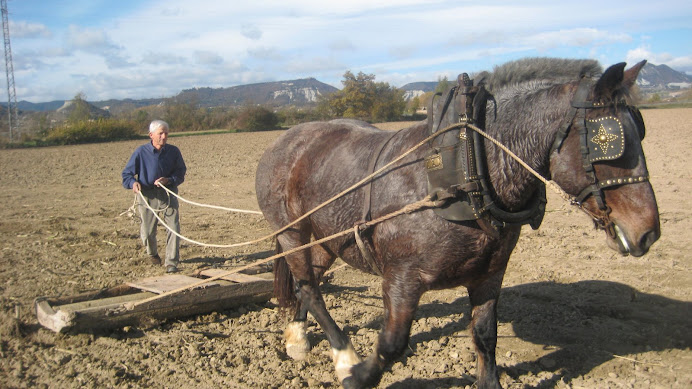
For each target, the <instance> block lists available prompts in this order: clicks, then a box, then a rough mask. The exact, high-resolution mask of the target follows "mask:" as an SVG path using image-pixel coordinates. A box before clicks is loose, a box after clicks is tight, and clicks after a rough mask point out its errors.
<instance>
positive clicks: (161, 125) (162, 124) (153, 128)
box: [149, 120, 169, 132]
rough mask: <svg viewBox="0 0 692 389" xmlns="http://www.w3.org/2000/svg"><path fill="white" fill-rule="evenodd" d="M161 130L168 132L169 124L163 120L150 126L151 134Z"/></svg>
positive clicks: (155, 121) (153, 122) (156, 121)
mask: <svg viewBox="0 0 692 389" xmlns="http://www.w3.org/2000/svg"><path fill="white" fill-rule="evenodd" d="M159 128H163V129H164V130H165V131H166V132H168V129H169V128H168V123H166V122H164V121H163V120H154V121H152V122H151V124H149V132H154V131H156V130H158V129H159Z"/></svg>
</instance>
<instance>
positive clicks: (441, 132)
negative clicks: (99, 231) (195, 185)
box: [124, 123, 465, 248]
mask: <svg viewBox="0 0 692 389" xmlns="http://www.w3.org/2000/svg"><path fill="white" fill-rule="evenodd" d="M464 125H465V123H456V124H452V125H450V126H448V127H446V128H443V129H442V130H440V131H438V132H436V133H434V134H432V135H430V136H429V137H427V138H425V139H424V140H422V141H421V142H420V143H418V144H416V145H415V146H413V147H411V148H410V149H408V150H407V151H406V152H404V153H403V154H401V155H400V156H398V157H397V158H396V159H394V160H392V161H391V162H389V163H388V164H386V165H384V166H382V167H381V168H379V169H377V170H376V171H374V172H373V173H372V174H370V175H368V176H366V177H365V178H363V179H362V180H360V181H358V182H356V183H355V184H353V185H351V186H350V187H348V188H346V189H344V190H343V191H341V192H340V193H338V194H336V195H334V196H333V197H332V198H330V199H329V200H327V201H325V202H323V203H322V204H320V205H318V206H316V207H315V208H313V209H312V210H310V211H308V212H307V213H305V214H303V215H302V216H301V217H299V218H298V219H296V220H294V221H292V222H291V223H289V224H287V225H285V226H283V227H281V228H280V229H278V230H276V231H274V232H272V233H271V234H268V235H265V236H263V237H260V238H257V239H254V240H250V241H246V242H241V243H233V244H225V245H224V244H212V243H203V242H198V241H196V240H192V239H190V238H187V237H185V236H183V235H180V234H179V233H178V232H176V231H173V230H172V229H171V228H170V227H169V226H168V225H167V224H166V223H165V222H164V221H163V219H161V217H159V215H157V214H156V211H154V210H153V209H152V208H151V207H150V206H149V204H147V202H146V201H144V204H145V205H146V207H147V209H149V210H150V211H152V212H153V213H154V216H155V217H156V219H157V220H158V221H159V222H160V223H161V224H162V225H163V226H164V227H166V228H167V229H168V230H169V231H170V232H172V233H173V234H174V235H175V236H177V237H178V238H180V239H183V240H185V241H187V242H190V243H194V244H196V245H200V246H203V247H216V248H233V247H241V246H248V245H252V244H256V243H259V242H262V241H264V240H267V239H270V238H273V237H275V236H277V235H279V234H280V233H282V232H284V231H286V230H287V229H289V228H291V227H292V226H294V225H296V224H298V223H299V222H301V221H302V220H304V219H305V218H307V217H308V216H310V215H312V214H313V213H315V212H317V211H319V210H320V209H322V208H324V207H325V206H327V205H328V204H330V203H332V202H334V201H335V200H337V199H339V198H340V197H342V196H344V195H345V194H347V193H349V192H350V191H352V190H354V189H356V188H358V187H359V186H360V185H363V184H364V183H366V182H368V181H369V180H371V179H372V178H373V177H375V176H376V175H378V174H380V173H381V172H383V171H384V170H386V169H388V168H389V167H390V166H392V165H393V164H395V163H397V162H399V161H401V160H402V159H403V158H405V157H406V156H408V155H409V154H411V153H412V152H413V151H415V150H416V149H418V148H420V147H421V146H423V145H425V144H426V143H428V142H430V140H432V139H434V138H435V137H437V136H439V135H441V134H443V133H445V132H447V131H450V130H453V129H455V128H457V127H462V126H464ZM163 188H164V189H165V190H166V192H167V193H171V194H173V195H174V196H177V197H178V198H180V199H182V197H180V196H178V195H176V194H175V193H173V192H171V191H170V190H168V188H166V187H163ZM138 194H139V196H140V197H141V198H142V199H144V195H142V193H141V191H140V192H139V193H138ZM183 201H185V202H188V203H191V204H195V205H200V206H207V207H209V208H217V209H224V210H233V211H235V212H246V213H258V214H262V213H261V212H257V211H243V210H235V209H232V208H224V207H219V206H213V205H204V204H199V203H195V202H192V201H188V200H184V199H183ZM124 213H127V211H126V212H124Z"/></svg>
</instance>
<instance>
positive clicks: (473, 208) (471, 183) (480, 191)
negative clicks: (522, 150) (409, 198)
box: [425, 73, 547, 237]
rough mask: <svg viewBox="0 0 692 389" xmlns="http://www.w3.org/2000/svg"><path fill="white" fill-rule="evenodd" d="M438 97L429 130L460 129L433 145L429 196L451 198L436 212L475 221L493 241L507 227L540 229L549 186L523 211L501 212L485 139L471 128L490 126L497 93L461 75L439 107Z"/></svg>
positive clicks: (428, 159) (427, 165)
mask: <svg viewBox="0 0 692 389" xmlns="http://www.w3.org/2000/svg"><path fill="white" fill-rule="evenodd" d="M440 95H441V94H440V93H438V94H436V95H435V96H433V99H432V101H431V104H430V109H429V113H428V115H429V116H428V127H429V129H430V132H431V133H436V132H438V131H440V130H442V129H443V128H444V126H449V125H455V124H456V125H457V127H458V129H454V130H452V131H448V132H446V133H444V134H442V135H440V136H438V137H436V138H435V139H433V141H432V142H431V145H430V150H429V152H428V155H427V156H426V158H425V169H426V171H427V176H428V193H430V194H432V195H433V197H434V198H436V199H438V200H446V201H445V202H444V203H443V205H441V206H440V207H437V208H434V212H435V214H437V215H438V216H440V217H442V218H444V219H446V220H449V221H453V222H462V221H469V220H475V221H476V222H477V223H478V225H479V226H480V227H481V229H483V230H484V231H485V232H486V233H488V234H489V235H491V236H493V237H498V236H499V231H500V230H501V229H502V228H504V227H506V226H508V225H523V224H529V225H531V227H532V228H533V229H537V228H538V227H539V226H540V224H541V222H542V220H543V215H544V213H545V204H546V202H547V201H546V195H545V185H543V184H541V185H540V186H539V188H538V190H537V191H536V193H535V194H534V196H533V197H532V199H531V200H530V201H529V203H528V204H527V205H526V207H525V208H524V209H523V210H520V211H517V212H510V211H506V210H504V209H502V208H501V207H500V206H499V205H498V204H496V203H495V202H494V201H493V199H492V197H491V194H490V193H491V192H490V189H491V185H490V182H489V180H488V176H489V175H488V165H487V159H486V156H485V142H484V138H483V137H482V136H481V135H480V134H479V133H478V132H476V131H474V130H473V129H472V128H471V127H470V126H469V124H472V125H474V126H477V127H479V128H485V116H486V115H485V114H486V104H487V102H488V100H491V99H492V98H493V97H492V95H491V94H490V93H489V92H488V91H487V90H486V89H485V88H484V87H483V85H482V83H481V84H480V85H476V86H474V85H473V80H471V79H469V76H468V74H466V73H462V74H460V75H459V77H458V78H457V84H456V85H454V86H452V87H451V88H450V89H449V90H448V91H447V92H446V97H445V98H444V100H440V101H439V103H438V104H437V108H438V109H435V106H436V105H435V97H437V96H440Z"/></svg>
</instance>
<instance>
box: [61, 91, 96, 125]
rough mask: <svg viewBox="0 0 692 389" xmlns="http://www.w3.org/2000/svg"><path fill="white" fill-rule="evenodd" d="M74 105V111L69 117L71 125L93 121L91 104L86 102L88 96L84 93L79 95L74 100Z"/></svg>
mask: <svg viewBox="0 0 692 389" xmlns="http://www.w3.org/2000/svg"><path fill="white" fill-rule="evenodd" d="M72 105H73V106H74V109H72V111H71V112H70V114H69V115H68V116H67V121H68V122H70V123H78V122H80V121H84V120H89V119H91V110H90V109H89V103H87V101H86V95H85V94H84V92H79V93H77V94H76V95H75V96H74V98H73V99H72Z"/></svg>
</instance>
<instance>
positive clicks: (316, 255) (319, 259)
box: [284, 246, 336, 360]
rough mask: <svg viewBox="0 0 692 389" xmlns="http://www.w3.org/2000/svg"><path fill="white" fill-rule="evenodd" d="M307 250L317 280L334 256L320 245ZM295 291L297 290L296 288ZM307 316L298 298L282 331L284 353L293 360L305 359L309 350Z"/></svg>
mask: <svg viewBox="0 0 692 389" xmlns="http://www.w3.org/2000/svg"><path fill="white" fill-rule="evenodd" d="M308 250H310V260H311V261H310V262H311V263H312V268H313V277H314V279H315V280H318V282H319V280H320V279H321V277H322V275H323V274H324V272H325V271H326V270H327V269H329V267H330V266H331V265H332V263H334V260H335V259H336V257H335V256H334V255H332V254H330V253H329V252H327V251H326V250H325V249H324V248H322V247H321V246H313V247H311V248H310V249H308ZM295 292H298V290H296V291H295ZM307 318H308V309H307V306H306V305H305V304H302V303H301V301H300V300H298V302H297V304H296V312H295V315H294V317H293V321H291V322H290V323H289V324H288V326H287V327H286V330H285V331H284V339H285V340H286V354H288V356H289V357H291V358H293V359H295V360H303V359H305V358H306V357H307V354H308V352H310V342H309V341H308V337H307Z"/></svg>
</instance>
